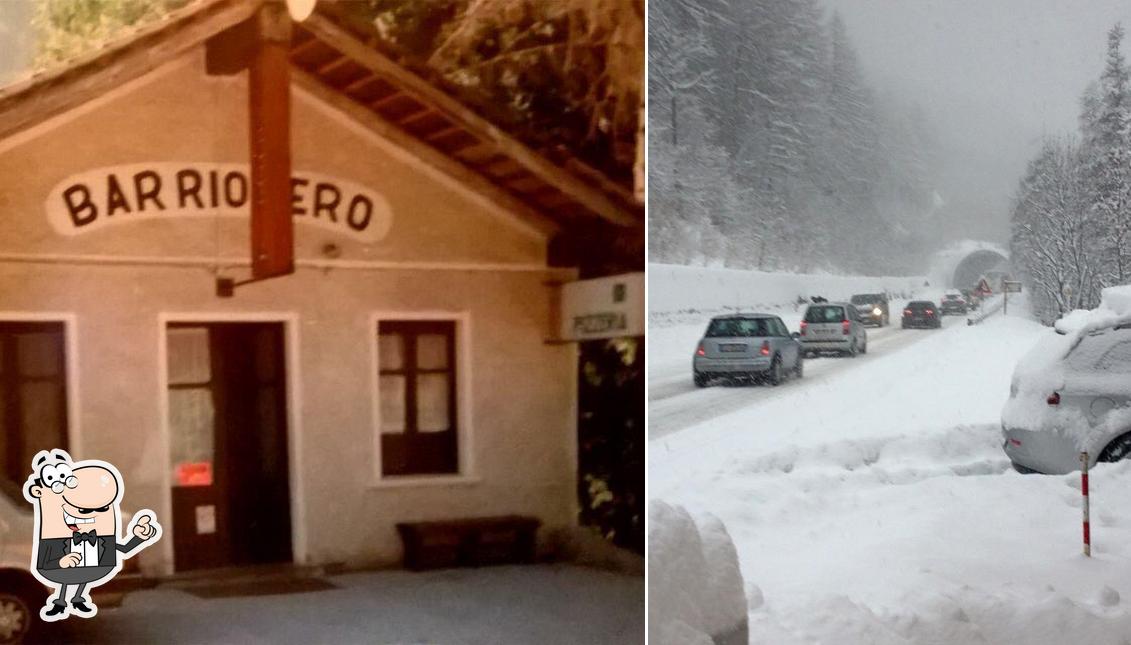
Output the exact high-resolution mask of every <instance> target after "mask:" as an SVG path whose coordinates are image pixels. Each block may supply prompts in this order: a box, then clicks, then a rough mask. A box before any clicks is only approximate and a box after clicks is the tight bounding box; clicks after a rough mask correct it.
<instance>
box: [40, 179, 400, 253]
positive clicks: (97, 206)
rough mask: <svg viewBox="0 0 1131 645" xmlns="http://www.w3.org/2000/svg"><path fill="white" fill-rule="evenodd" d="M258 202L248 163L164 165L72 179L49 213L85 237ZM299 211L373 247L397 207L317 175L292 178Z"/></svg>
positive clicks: (242, 209)
mask: <svg viewBox="0 0 1131 645" xmlns="http://www.w3.org/2000/svg"><path fill="white" fill-rule="evenodd" d="M250 203H251V180H250V178H249V176H248V166H247V164H219V163H196V162H186V163H178V162H172V161H163V162H155V163H141V164H127V165H122V166H109V167H105V168H96V169H94V170H88V171H87V172H84V173H80V174H77V175H72V176H70V177H67V178H66V179H64V180H63V181H61V182H59V183H58V184H56V185H55V187H54V188H52V189H51V192H50V193H49V194H48V197H47V204H46V210H47V220H48V222H50V223H51V227H52V228H54V229H55V231H56V232H58V233H60V234H61V235H78V234H80V233H86V232H88V231H96V230H99V229H102V228H105V227H108V226H114V225H116V224H125V223H128V222H134V221H138V220H144V219H164V218H169V217H211V216H217V215H219V216H233V217H248V216H249V213H250V208H251V206H250ZM291 212H292V214H293V215H294V218H295V220H296V222H298V223H300V224H309V225H312V226H318V227H320V228H324V229H327V230H331V231H335V232H337V233H341V234H344V235H349V236H351V237H354V238H357V239H358V240H360V241H362V242H366V243H372V242H377V241H380V240H381V239H383V238H384V237H385V236H386V235H388V233H389V228H390V227H391V226H392V224H393V213H392V210H391V209H390V208H389V203H388V201H386V200H385V198H384V197H382V196H381V195H379V194H377V193H374V192H372V191H370V190H368V189H366V188H365V187H364V186H361V185H359V184H356V183H354V182H351V181H345V180H342V179H337V178H335V177H329V176H327V175H322V174H319V173H314V172H296V173H294V175H292V177H291Z"/></svg>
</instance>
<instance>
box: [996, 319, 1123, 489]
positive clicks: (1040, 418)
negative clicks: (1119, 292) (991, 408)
mask: <svg viewBox="0 0 1131 645" xmlns="http://www.w3.org/2000/svg"><path fill="white" fill-rule="evenodd" d="M1093 313H1094V312H1093ZM1066 327H1071V325H1061V326H1060V327H1058V330H1057V331H1058V333H1057V334H1054V335H1050V336H1048V337H1045V338H1043V339H1042V340H1041V341H1040V342H1039V343H1038V344H1037V345H1036V346H1035V347H1034V348H1033V349H1032V350H1030V351H1029V353H1028V354H1026V355H1025V357H1024V358H1022V359H1021V361H1020V362H1019V363H1018V365H1017V368H1016V370H1015V372H1014V375H1013V383H1012V385H1011V387H1010V394H1009V400H1008V401H1007V402H1006V405H1005V409H1004V410H1003V411H1002V433H1003V435H1004V443H1003V445H1002V447H1003V448H1004V450H1005V453H1006V455H1008V456H1009V459H1010V461H1011V462H1012V463H1013V466H1014V468H1015V469H1016V470H1018V471H1021V472H1039V473H1046V474H1050V475H1056V474H1064V473H1068V472H1071V471H1073V470H1077V469H1079V468H1080V466H1081V453H1083V452H1087V453H1088V461H1089V465H1093V464H1095V463H1097V462H1112V461H1119V460H1120V459H1123V458H1124V457H1126V456H1127V455H1128V454H1129V453H1131V315H1126V314H1125V315H1116V316H1110V315H1108V316H1104V315H1101V316H1091V319H1090V320H1088V321H1087V322H1086V323H1085V324H1083V325H1082V326H1079V327H1077V328H1074V329H1068V328H1066Z"/></svg>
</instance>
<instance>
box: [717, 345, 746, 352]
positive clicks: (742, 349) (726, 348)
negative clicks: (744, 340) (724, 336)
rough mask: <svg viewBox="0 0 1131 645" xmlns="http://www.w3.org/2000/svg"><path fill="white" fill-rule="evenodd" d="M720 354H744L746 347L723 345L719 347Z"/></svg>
mask: <svg viewBox="0 0 1131 645" xmlns="http://www.w3.org/2000/svg"><path fill="white" fill-rule="evenodd" d="M719 351H720V352H745V351H746V345H743V344H741V343H723V344H721V345H719Z"/></svg>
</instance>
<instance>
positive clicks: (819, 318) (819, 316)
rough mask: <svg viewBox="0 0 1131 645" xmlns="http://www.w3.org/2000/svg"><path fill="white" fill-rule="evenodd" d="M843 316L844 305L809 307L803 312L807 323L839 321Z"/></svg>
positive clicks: (843, 318)
mask: <svg viewBox="0 0 1131 645" xmlns="http://www.w3.org/2000/svg"><path fill="white" fill-rule="evenodd" d="M845 318H846V316H845V315H844V307H840V306H836V305H831V306H819V307H809V309H808V310H806V312H805V322H808V323H830V322H840V321H842V320H845Z"/></svg>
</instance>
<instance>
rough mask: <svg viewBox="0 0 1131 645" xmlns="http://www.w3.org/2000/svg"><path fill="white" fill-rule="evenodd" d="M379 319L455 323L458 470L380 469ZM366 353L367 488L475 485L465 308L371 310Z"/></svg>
mask: <svg viewBox="0 0 1131 645" xmlns="http://www.w3.org/2000/svg"><path fill="white" fill-rule="evenodd" d="M382 321H386V322H414V321H440V322H452V323H455V335H454V339H455V343H456V347H455V356H456V364H455V376H456V458H457V465H458V470H457V471H456V472H454V473H445V474H435V473H429V474H425V475H385V473H384V472H383V471H382V470H381V389H380V383H381V360H380V356H379V354H378V353H379V349H378V348H379V344H378V342H377V331H378V329H379V327H380V324H381V322H382ZM366 333H367V334H368V336H369V354H370V358H371V361H370V367H369V378H370V388H369V389H370V395H371V400H370V407H371V410H372V419H373V466H372V469H371V471H370V472H371V473H372V477H373V480H372V482H371V483H370V488H397V487H405V486H430V485H436V486H448V485H461V484H477V483H479V481H480V480H479V477H478V476H477V475H476V471H475V460H474V459H473V455H474V451H473V450H472V445H473V441H474V436H475V433H474V424H473V419H474V414H473V413H472V399H471V384H472V370H471V313H470V312H467V311H375V312H372V313H371V314H370V316H369V325H368V326H367V327H366Z"/></svg>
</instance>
